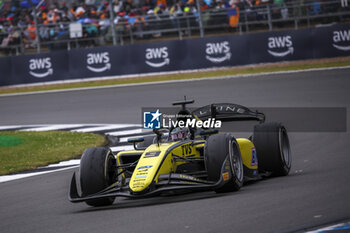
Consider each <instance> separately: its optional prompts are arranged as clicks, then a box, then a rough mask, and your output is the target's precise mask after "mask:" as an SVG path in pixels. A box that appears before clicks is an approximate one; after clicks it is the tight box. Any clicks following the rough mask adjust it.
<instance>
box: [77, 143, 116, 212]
mask: <svg viewBox="0 0 350 233" xmlns="http://www.w3.org/2000/svg"><path fill="white" fill-rule="evenodd" d="M116 165H117V164H116V159H115V157H114V155H113V153H112V151H111V150H110V149H109V148H105V147H94V148H88V149H86V150H85V151H84V153H83V156H82V158H81V160H80V185H81V190H82V196H83V197H85V196H88V195H91V194H95V193H97V192H99V191H101V190H103V189H105V188H107V187H108V186H110V185H111V184H113V183H114V182H115V181H116V179H117V177H116V174H117V169H116ZM114 199H115V197H106V198H100V199H96V200H88V201H86V204H88V205H90V206H106V205H111V204H112V203H113V202H114Z"/></svg>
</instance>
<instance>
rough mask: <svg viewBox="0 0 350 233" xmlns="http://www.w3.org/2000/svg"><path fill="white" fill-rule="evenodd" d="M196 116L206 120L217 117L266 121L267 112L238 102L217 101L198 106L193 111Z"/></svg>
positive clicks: (228, 119)
mask: <svg viewBox="0 0 350 233" xmlns="http://www.w3.org/2000/svg"><path fill="white" fill-rule="evenodd" d="M192 115H193V116H194V117H195V118H198V119H200V120H202V121H203V120H206V119H208V118H215V119H216V120H221V121H259V122H261V123H263V122H264V121H265V114H263V113H261V112H258V111H253V110H251V109H249V108H247V107H244V106H242V105H238V104H229V103H217V104H210V105H206V106H204V107H201V108H197V109H195V110H194V111H193V112H192Z"/></svg>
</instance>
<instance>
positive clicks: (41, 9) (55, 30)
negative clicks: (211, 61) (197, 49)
mask: <svg viewBox="0 0 350 233" xmlns="http://www.w3.org/2000/svg"><path fill="white" fill-rule="evenodd" d="M305 1H312V2H315V7H314V8H313V12H312V13H315V14H317V13H320V11H321V8H320V7H319V2H318V1H314V0H200V8H201V12H202V13H203V22H204V24H205V26H206V25H207V24H208V23H209V19H210V14H209V13H208V12H217V11H221V12H226V15H225V14H224V17H221V18H220V20H223V21H225V22H224V23H226V24H227V25H228V26H229V27H233V28H234V27H237V25H238V22H239V19H240V11H242V10H246V11H248V12H249V11H250V10H252V9H254V8H257V7H261V6H263V5H266V4H270V5H271V6H275V7H276V6H277V8H275V9H278V12H277V13H278V14H279V16H280V17H281V18H286V17H288V14H289V13H288V9H287V8H286V4H287V3H290V2H293V3H295V2H300V3H302V2H305ZM319 1H322V0H319ZM39 2H40V1H39V0H28V1H3V0H0V46H1V47H6V46H11V45H18V44H19V42H20V41H22V42H23V44H24V45H25V46H26V47H30V46H34V44H35V40H36V38H37V33H39V36H40V41H41V42H45V41H52V40H64V39H69V27H68V26H69V23H71V22H80V23H83V25H84V26H83V38H94V37H96V36H98V35H104V38H106V39H107V40H108V39H111V38H112V32H111V27H110V22H111V20H110V19H111V18H112V17H111V16H110V12H111V11H112V12H113V18H112V20H113V23H114V24H115V25H116V29H117V32H118V33H119V34H123V33H124V32H125V31H127V30H130V29H132V30H133V32H134V35H135V36H137V37H147V36H153V37H159V36H161V33H160V30H159V32H158V31H157V29H161V27H162V26H161V24H162V22H165V21H167V22H168V23H170V25H166V27H167V28H171V27H173V28H176V27H178V26H179V25H178V24H179V20H178V19H179V18H181V16H192V19H193V20H192V21H191V23H194V24H196V23H198V20H197V17H198V9H197V7H196V2H195V0H140V1H138V2H137V3H135V1H133V0H113V1H112V3H111V5H110V4H109V2H108V1H94V0H86V1H69V2H65V1H44V3H43V4H42V5H39V6H38V4H39ZM36 6H38V7H36ZM110 6H112V9H110ZM34 8H37V9H36V11H34V10H33V9H34ZM34 12H35V14H36V17H34ZM35 18H36V19H37V23H38V25H39V26H38V27H39V28H38V29H36V27H35V23H34V21H35ZM165 19H166V20H165ZM150 29H153V30H150ZM147 31H151V32H152V33H151V34H150V35H147V34H146V33H145V32H147Z"/></svg>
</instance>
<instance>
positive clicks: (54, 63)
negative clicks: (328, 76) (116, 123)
mask: <svg viewBox="0 0 350 233" xmlns="http://www.w3.org/2000/svg"><path fill="white" fill-rule="evenodd" d="M349 55H350V24H343V25H335V26H330V27H320V28H311V29H301V30H288V31H274V32H264V33H255V34H248V35H232V36H220V37H208V38H199V39H188V40H177V41H162V42H152V43H144V44H133V45H125V46H111V47H98V48H91V49H76V50H72V51H58V52H51V53H42V54H35V55H24V56H16V57H5V58H1V59H0V71H1V72H0V73H1V74H0V86H8V85H16V84H29V83H38V82H50V81H60V80H72V79H85V78H91V77H95V78H96V77H97V78H98V77H107V76H114V75H128V74H144V73H153V72H166V71H178V70H189V69H203V68H214V67H228V66H237V65H247V64H256V63H266V62H280V61H293V60H303V59H312V58H325V57H337V56H349Z"/></svg>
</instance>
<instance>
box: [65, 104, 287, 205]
mask: <svg viewBox="0 0 350 233" xmlns="http://www.w3.org/2000/svg"><path fill="white" fill-rule="evenodd" d="M193 102H194V101H193V100H185V101H180V102H176V103H174V105H182V109H181V110H180V112H179V113H181V114H180V115H181V116H183V115H184V113H190V116H191V117H190V119H183V118H181V119H179V120H182V121H184V120H188V121H189V122H190V123H191V122H194V121H205V120H208V119H216V120H220V121H222V122H225V121H246V120H253V121H258V122H259V123H258V124H257V125H255V126H254V131H253V134H252V135H251V136H250V137H249V138H235V137H234V136H232V134H230V133H219V132H218V130H217V129H213V128H210V127H209V128H208V127H207V128H197V127H183V128H180V127H177V128H174V127H173V128H170V129H155V130H154V133H155V135H154V136H147V137H139V138H131V139H129V142H130V143H133V144H134V148H135V150H131V151H122V152H119V153H117V154H116V155H114V154H113V153H112V151H111V150H110V149H109V148H108V147H96V148H89V149H86V150H85V151H84V153H83V155H82V158H81V162H80V170H79V176H80V187H81V192H78V188H77V183H76V175H75V173H74V174H73V177H72V181H71V185H70V191H69V200H70V201H71V202H83V201H84V202H86V203H87V204H88V205H91V206H104V205H111V204H112V203H113V202H114V199H115V197H117V196H123V197H131V198H138V197H146V196H153V195H157V194H164V193H171V194H172V193H176V191H183V190H190V191H201V190H213V191H215V192H231V191H237V190H239V189H240V188H241V187H242V185H243V183H244V182H246V181H250V180H258V179H261V178H262V177H268V176H286V175H288V173H289V170H290V167H291V153H290V145H289V140H288V134H287V131H286V129H285V127H284V126H283V125H282V124H281V123H275V122H272V123H264V122H265V115H264V114H263V113H260V112H258V111H252V110H251V109H249V108H247V107H244V106H241V105H237V104H227V103H221V104H211V105H207V106H204V107H202V108H199V109H195V110H194V111H192V112H189V111H188V110H187V109H186V105H187V104H190V103H193ZM193 119H195V120H193ZM79 193H81V194H79Z"/></svg>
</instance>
